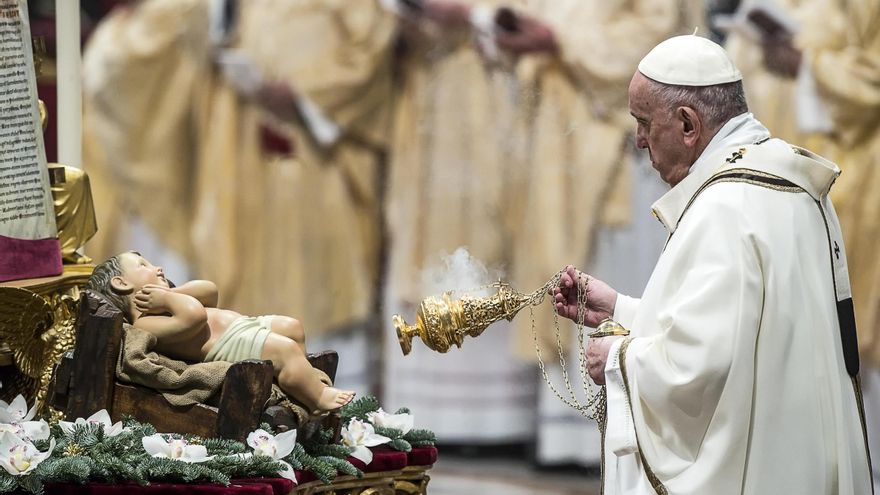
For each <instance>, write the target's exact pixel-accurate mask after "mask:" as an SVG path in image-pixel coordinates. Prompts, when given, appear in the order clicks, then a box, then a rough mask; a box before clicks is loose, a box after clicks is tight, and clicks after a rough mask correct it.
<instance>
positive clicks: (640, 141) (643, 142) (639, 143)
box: [636, 133, 648, 150]
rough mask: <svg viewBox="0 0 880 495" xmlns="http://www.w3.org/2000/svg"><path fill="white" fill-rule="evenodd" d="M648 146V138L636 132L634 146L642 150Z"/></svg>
mask: <svg viewBox="0 0 880 495" xmlns="http://www.w3.org/2000/svg"><path fill="white" fill-rule="evenodd" d="M647 147H648V140H647V139H645V137H644V136H642V134H641V133H637V134H636V148H638V149H640V150H643V149H645V148H647Z"/></svg>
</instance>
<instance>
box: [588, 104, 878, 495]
mask: <svg viewBox="0 0 880 495" xmlns="http://www.w3.org/2000/svg"><path fill="white" fill-rule="evenodd" d="M768 138H769V133H768V132H767V131H766V129H764V128H763V126H762V125H761V124H760V123H759V122H757V121H756V120H755V119H754V118H753V117H752V116H751V114H744V115H741V116H739V117H736V118H734V119H732V120H731V121H730V122H728V124H727V125H726V126H725V127H724V128H722V129H721V131H719V133H718V134H717V135H716V137H715V138H714V139H713V141H712V142H711V143H710V145H709V147H707V149H706V151H705V152H704V153H703V155H701V157H700V159H699V160H697V162H696V163H695V164H694V165H693V166H692V167H691V172H690V175H688V176H687V177H686V178H685V179H684V180H683V181H682V182H681V183H679V184H678V185H676V186H675V187H674V188H673V189H672V190H670V191H669V192H668V193H667V194H666V195H664V196H663V197H662V198H661V199H660V200H659V201H657V203H655V205H654V213H655V215H656V216H657V218H658V219H659V220H660V221H661V223H663V225H664V226H665V227H666V229H667V230H668V231H669V233H670V238H669V241H668V243H667V246H666V249H665V250H664V252H663V254H662V255H661V257H660V259H659V261H658V263H657V266H656V267H655V269H654V273H653V274H652V276H651V280H650V281H649V282H648V286H647V287H646V289H645V293H644V295H643V297H642V299H641V300H635V299H631V298H625V297H621V298H620V300H619V302H618V305H617V307H616V310H615V317H616V318H617V319H618V320H619V321H621V322H622V323H623V324H624V325H625V326H627V328H629V329H630V330H631V332H632V333H631V335H630V337H629V338H627V339H626V340H622V341H619V342H616V343H615V345H614V346H613V348H612V351H611V353H610V354H609V359H608V365H607V366H606V372H605V374H606V378H607V382H608V398H609V400H608V411H607V412H608V424H607V429H606V435H605V465H604V469H605V480H604V483H605V492H604V493H606V494H608V495H612V494H624V493H626V494H652V493H655V492H656V493H660V494H665V493H668V494H709V493H711V494H713V495H723V494H756V495H758V494H761V495H764V494H795V493H796V494H807V493H809V494H813V495H817V494H829V495H831V494H845V495H848V494H869V493H871V478H870V472H869V466H868V456H867V452H866V450H867V447H866V443H865V436H864V430H863V423H862V419H861V414H860V404H859V399H858V398H859V397H860V392H859V391H858V390H857V387H856V385H855V383H856V381H855V380H853V379H852V378H851V377H850V375H849V374H848V372H847V367H846V363H845V358H844V347H845V346H844V344H842V338H841V329H840V324H839V323H838V309H837V308H838V301H846V300H847V299H848V298H849V297H850V294H849V278H848V276H847V273H846V257H845V254H844V249H843V240H842V237H841V234H840V227H839V224H838V221H837V216H836V214H835V212H834V209H833V207H832V206H831V202H830V201H829V200H828V191H829V189H830V188H831V185H832V184H833V182H834V180H835V179H836V178H837V176H838V174H839V173H840V171H839V169H838V168H837V167H836V166H835V165H834V164H833V163H831V162H828V161H827V160H824V159H823V158H821V157H818V156H817V155H814V154H812V153H810V152H808V151H806V150H802V149H799V148H793V147H791V146H790V145H788V144H787V143H785V142H784V141H781V140H779V139H769V140H768ZM719 177H723V180H719ZM707 183H711V184H710V185H707ZM845 330H847V327H846V326H845ZM852 330H853V331H854V329H852ZM844 333H846V332H844ZM851 345H854V342H852V343H851ZM847 348H848V349H849V348H850V347H847ZM855 362H856V363H857V361H855ZM850 364H852V363H850Z"/></svg>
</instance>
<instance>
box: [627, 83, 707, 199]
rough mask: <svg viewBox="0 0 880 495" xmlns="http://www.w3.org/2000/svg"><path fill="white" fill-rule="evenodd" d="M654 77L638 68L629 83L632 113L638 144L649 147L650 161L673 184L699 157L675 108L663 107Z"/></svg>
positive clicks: (645, 147)
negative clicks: (687, 140)
mask: <svg viewBox="0 0 880 495" xmlns="http://www.w3.org/2000/svg"><path fill="white" fill-rule="evenodd" d="M651 84H652V83H651V81H650V80H649V79H648V78H646V77H645V76H643V75H642V74H641V73H640V72H638V71H636V74H635V75H634V76H633V78H632V81H631V82H630V84H629V113H630V114H631V115H632V116H633V117H634V118H635V119H636V123H637V127H636V146H637V147H638V148H639V149H647V150H648V155H649V156H650V157H651V165H652V166H653V167H654V168H655V169H656V170H657V172H659V173H660V178H661V179H663V182H666V183H667V184H669V185H670V186H675V185H676V184H678V183H679V182H681V180H682V179H684V178H685V177H686V176H687V174H688V171H689V170H690V168H691V165H693V163H694V160H695V159H696V157H695V156H694V150H693V148H692V147H691V146H688V145H687V144H686V143H685V125H684V123H683V122H682V120H681V119H679V118H676V114H675V109H668V108H665V107H663V106H662V105H661V104H659V102H657V101H655V98H653V97H652V96H653V95H652V92H651V91H650V87H651Z"/></svg>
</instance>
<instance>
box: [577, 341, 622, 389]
mask: <svg viewBox="0 0 880 495" xmlns="http://www.w3.org/2000/svg"><path fill="white" fill-rule="evenodd" d="M622 338H623V337H620V336H614V337H602V338H601V339H590V341H589V342H588V343H587V351H586V352H587V371H588V372H589V373H590V378H592V379H593V383H595V384H596V385H605V363H607V362H608V351H609V350H610V349H611V344H613V343H614V342H615V341H617V340H619V339H622Z"/></svg>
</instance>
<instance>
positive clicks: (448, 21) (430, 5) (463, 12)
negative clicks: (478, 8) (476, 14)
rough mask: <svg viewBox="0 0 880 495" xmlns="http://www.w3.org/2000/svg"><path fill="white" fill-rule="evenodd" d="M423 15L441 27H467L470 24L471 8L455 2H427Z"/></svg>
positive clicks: (423, 4) (423, 7) (442, 0)
mask: <svg viewBox="0 0 880 495" xmlns="http://www.w3.org/2000/svg"><path fill="white" fill-rule="evenodd" d="M421 13H422V15H423V16H424V17H425V19H428V20H430V21H433V22H436V23H437V24H440V25H441V26H445V27H465V26H467V25H468V23H469V22H470V15H471V8H470V7H469V6H467V5H465V4H463V3H461V2H458V1H455V0H425V1H424V2H423V3H422V12H421Z"/></svg>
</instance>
